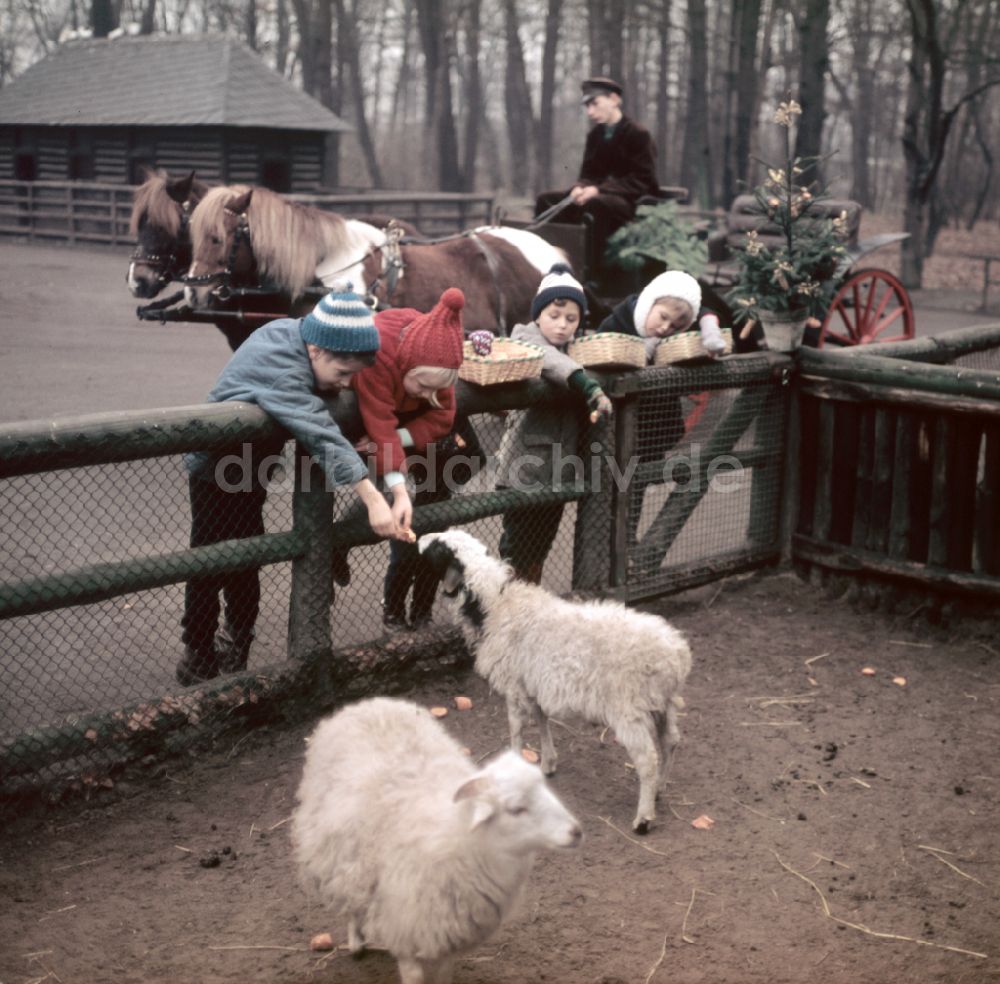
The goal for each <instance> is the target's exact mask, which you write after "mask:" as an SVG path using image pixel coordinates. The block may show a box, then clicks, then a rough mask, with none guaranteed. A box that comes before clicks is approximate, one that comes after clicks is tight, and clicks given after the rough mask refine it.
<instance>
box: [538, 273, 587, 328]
mask: <svg viewBox="0 0 1000 984" xmlns="http://www.w3.org/2000/svg"><path fill="white" fill-rule="evenodd" d="M559 300H565V301H573V302H574V303H575V304H576V305H577V306H578V307H579V308H580V317H581V318H582V317H584V316H585V315H586V314H587V297H586V295H585V294H584V293H583V287H581V286H580V282H579V281H578V280H577V279H576V278H575V277H574V276H573V270H572V268H571V267H569V266H567V265H566V264H565V263H554V264H553V265H552V267H551V268H550V269H549V272H548V273H547V274H545V276H544V277H542V282H541V283H540V284H539V285H538V292H537V293H536V294H535V297H534V300H533V301H532V302H531V320H532V321H537V320H538V316H539V315H540V314H541V313H542V311H544V310H545V308H547V307H548V306H549V305H550V304H551V303H552V302H553V301H559Z"/></svg>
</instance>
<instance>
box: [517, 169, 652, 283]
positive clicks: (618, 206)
mask: <svg viewBox="0 0 1000 984" xmlns="http://www.w3.org/2000/svg"><path fill="white" fill-rule="evenodd" d="M568 194H569V190H568V189H566V190H564V191H543V192H542V194H540V195H539V196H538V198H536V199H535V215H540V214H541V213H542V212H544V211H545V210H546V209H547V208H551V206H553V205H555V203H556V202H559V201H562V199H564V198H565V197H566V196H567V195H568ZM585 215H588V216H590V219H591V221H592V223H593V226H594V248H593V255H592V256H591V257H590V260H591V262H592V263H593V264H595V265H596V266H597V267H600V266H601V265H602V263H603V261H604V249H605V247H606V246H607V243H608V237H609V236H610V235H611V234H612V233H613V232H615V231H616V230H617V229H620V228H621V227H622V226H623V225H625V223H626V222H630V221H631V220H632V217H633V216H634V215H635V205H633V204H632V202H630V201H629V200H628V199H627V198H622V197H621V196H620V195H598V196H597V197H596V198H591V200H590V201H589V202H587V204H586V205H584V206H582V207H581V206H579V205H567V206H566V208H564V209H563V210H562V211H561V212H559V213H558V214H557V215H554V216H553V217H552V221H553V222H568V223H570V224H576V223H580V222H583V217H584V216H585ZM596 273H597V271H596V270H591V271H590V274H591V276H593V275H595V274H596Z"/></svg>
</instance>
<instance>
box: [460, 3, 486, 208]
mask: <svg viewBox="0 0 1000 984" xmlns="http://www.w3.org/2000/svg"><path fill="white" fill-rule="evenodd" d="M480 3H481V0H469V5H468V8H467V9H468V21H467V23H466V27H465V41H466V48H467V55H466V61H467V63H468V69H467V70H466V79H465V101H466V112H465V148H464V151H463V154H462V188H463V189H464V190H465V191H475V188H476V159H477V157H478V156H479V125H480V122H481V120H482V119H483V117H484V116H485V115H486V108H485V106H484V105H483V86H482V81H481V76H480V72H479V33H480Z"/></svg>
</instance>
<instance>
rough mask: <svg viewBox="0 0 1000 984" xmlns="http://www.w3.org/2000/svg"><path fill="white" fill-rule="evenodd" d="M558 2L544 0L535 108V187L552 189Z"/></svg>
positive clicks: (559, 10)
mask: <svg viewBox="0 0 1000 984" xmlns="http://www.w3.org/2000/svg"><path fill="white" fill-rule="evenodd" d="M561 14H562V0H548V7H547V9H546V12H545V46H544V48H543V50H542V95H541V99H540V101H539V106H538V139H537V141H536V148H537V151H538V187H539V189H546V188H551V187H552V144H553V141H554V139H555V119H554V115H553V112H552V101H553V99H554V97H555V90H556V51H557V49H558V47H559V20H560V16H561Z"/></svg>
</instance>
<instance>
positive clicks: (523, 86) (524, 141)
mask: <svg viewBox="0 0 1000 984" xmlns="http://www.w3.org/2000/svg"><path fill="white" fill-rule="evenodd" d="M504 22H505V26H506V30H505V33H506V37H507V71H506V73H505V76H504V104H505V106H506V109H507V139H508V141H509V143H510V184H511V188H512V189H513V190H514V191H515V192H517V193H518V194H524V193H525V192H526V191H527V190H528V189H529V188H530V186H531V147H532V145H533V143H534V137H535V124H534V115H533V114H532V111H531V92H530V90H529V88H528V78H527V74H526V72H525V68H524V49H523V48H522V47H521V36H520V32H519V27H520V23H519V21H518V16H517V3H516V0H504Z"/></svg>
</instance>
